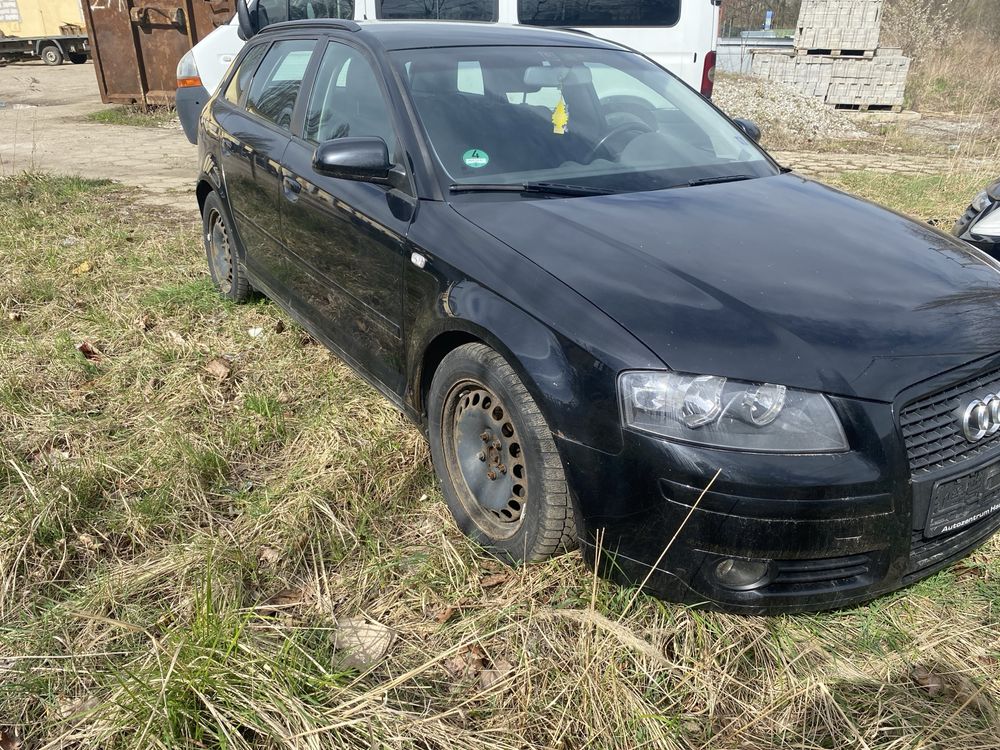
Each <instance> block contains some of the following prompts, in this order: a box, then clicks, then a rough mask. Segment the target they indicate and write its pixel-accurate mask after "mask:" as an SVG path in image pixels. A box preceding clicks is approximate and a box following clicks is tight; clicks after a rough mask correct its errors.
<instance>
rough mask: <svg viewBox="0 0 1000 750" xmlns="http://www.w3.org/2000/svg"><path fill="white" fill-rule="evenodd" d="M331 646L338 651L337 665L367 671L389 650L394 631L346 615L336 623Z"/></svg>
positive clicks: (394, 637) (394, 634) (394, 635)
mask: <svg viewBox="0 0 1000 750" xmlns="http://www.w3.org/2000/svg"><path fill="white" fill-rule="evenodd" d="M333 638H334V641H333V647H334V648H335V649H336V650H337V652H338V663H337V666H338V667H346V668H348V669H358V670H361V671H367V670H368V669H371V668H372V667H373V666H375V664H377V663H378V662H379V661H381V660H382V659H383V658H384V657H385V655H386V654H387V653H388V652H389V648H390V647H391V646H392V644H393V641H395V640H396V633H395V632H394V631H393V630H391V629H389V628H387V627H386V626H385V625H379V624H378V623H376V622H366V621H365V620H364V618H361V617H348V618H345V619H343V620H340V621H339V622H338V623H337V629H336V630H335V631H334V634H333Z"/></svg>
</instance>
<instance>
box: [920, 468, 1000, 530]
mask: <svg viewBox="0 0 1000 750" xmlns="http://www.w3.org/2000/svg"><path fill="white" fill-rule="evenodd" d="M997 511H1000V461H997V462H995V463H992V464H990V465H989V466H984V467H983V468H982V469H979V470H977V471H974V472H972V473H971V474H966V475H964V476H961V477H958V478H956V479H948V480H945V481H941V482H938V483H937V484H935V485H934V491H933V493H932V494H931V509H930V512H929V514H928V516H927V528H926V530H925V531H924V536H928V537H932V536H938V535H940V534H947V533H949V532H952V531H958V530H959V529H961V528H963V527H965V526H968V525H969V524H973V523H975V522H976V521H981V520H982V519H984V518H986V517H987V516H989V515H992V514H993V513H996V512H997Z"/></svg>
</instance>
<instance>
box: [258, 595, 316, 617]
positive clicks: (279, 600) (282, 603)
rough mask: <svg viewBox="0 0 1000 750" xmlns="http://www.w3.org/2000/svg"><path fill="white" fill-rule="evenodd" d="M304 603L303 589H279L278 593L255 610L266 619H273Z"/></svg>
mask: <svg viewBox="0 0 1000 750" xmlns="http://www.w3.org/2000/svg"><path fill="white" fill-rule="evenodd" d="M304 601H305V591H304V590H303V589H281V591H279V592H278V593H276V594H273V595H272V596H269V597H268V598H267V599H265V600H264V601H263V602H262V603H261V605H260V606H259V607H258V608H257V609H258V611H259V612H260V613H261V614H262V615H264V616H266V617H274V616H275V615H278V614H281V613H282V612H283V611H285V610H287V609H291V608H292V607H295V606H297V605H299V604H302V603H303V602H304Z"/></svg>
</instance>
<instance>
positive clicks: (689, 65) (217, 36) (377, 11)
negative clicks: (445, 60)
mask: <svg viewBox="0 0 1000 750" xmlns="http://www.w3.org/2000/svg"><path fill="white" fill-rule="evenodd" d="M237 2H243V0H237ZM721 3H722V0H433V1H432V2H427V1H426V0H249V7H248V11H249V15H250V17H251V19H252V24H253V26H254V27H255V28H257V29H260V28H263V27H264V26H267V25H268V24H272V23H278V22H280V21H287V20H297V19H305V18H348V19H352V20H355V21H373V20H379V21H400V20H442V21H484V22H487V23H490V22H492V23H507V24H529V25H534V26H549V27H561V28H572V29H579V30H580V31H585V32H587V33H589V34H593V35H594V36H598V37H601V38H603V39H610V40H611V41H613V42H618V43H619V44H624V45H626V46H628V47H631V48H632V49H635V50H637V51H639V52H641V53H643V54H644V55H646V56H647V57H650V58H652V59H653V60H655V61H656V62H657V63H659V64H660V65H662V66H663V67H665V68H667V69H668V70H670V71H671V72H672V73H674V74H675V75H677V76H678V77H679V78H681V79H682V80H684V81H685V82H686V83H687V84H688V85H690V86H691V87H692V88H694V89H696V90H698V91H700V92H701V93H702V94H704V95H705V96H711V94H712V83H713V81H714V78H715V46H716V39H717V38H718V32H719V6H720V5H721ZM239 28H240V26H239V17H238V14H237V16H234V17H233V19H232V21H230V22H229V23H228V24H226V25H225V26H220V27H219V28H217V29H216V30H215V31H213V32H212V33H211V34H209V35H208V36H206V37H205V38H204V39H202V40H201V41H200V42H198V44H196V45H195V46H194V47H192V48H191V50H190V51H188V52H187V54H185V55H184V57H182V58H181V60H180V62H179V63H178V65H177V113H178V116H179V117H180V120H181V124H182V125H183V127H184V133H185V134H186V135H187V137H188V140H190V141H191V142H192V143H194V142H196V140H197V133H198V117H199V116H200V114H201V109H202V107H203V106H204V105H205V102H207V101H208V99H209V97H210V96H211V94H212V92H214V91H215V89H216V87H218V85H219V83H220V82H221V81H222V79H223V77H224V76H225V74H226V70H227V69H228V68H229V65H230V63H232V61H233V59H234V58H235V57H236V55H237V54H239V51H240V49H241V48H242V46H243V40H242V39H241V38H240V33H239Z"/></svg>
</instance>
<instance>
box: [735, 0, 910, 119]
mask: <svg viewBox="0 0 1000 750" xmlns="http://www.w3.org/2000/svg"><path fill="white" fill-rule="evenodd" d="M883 2H884V0H803V2H802V10H801V12H800V14H799V22H798V26H797V30H796V34H795V47H794V49H793V51H792V52H790V53H787V52H780V51H776V50H754V51H753V58H752V64H751V72H752V73H753V74H754V75H757V76H760V77H762V78H766V79H768V80H771V81H776V82H778V83H783V84H786V85H788V86H791V87H793V88H795V89H796V90H798V91H799V92H801V93H802V94H805V95H806V96H814V97H816V98H818V99H822V100H823V101H824V102H826V103H827V104H829V105H831V106H834V107H837V108H838V109H859V110H891V111H894V112H898V111H900V110H901V109H902V105H903V93H904V90H905V88H906V76H907V74H908V73H909V69H910V60H909V58H907V57H904V56H903V54H902V50H900V49H896V48H889V47H881V48H880V47H879V46H878V42H879V31H880V26H881V20H882V6H883Z"/></svg>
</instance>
